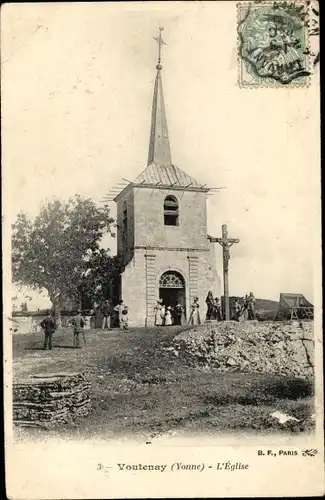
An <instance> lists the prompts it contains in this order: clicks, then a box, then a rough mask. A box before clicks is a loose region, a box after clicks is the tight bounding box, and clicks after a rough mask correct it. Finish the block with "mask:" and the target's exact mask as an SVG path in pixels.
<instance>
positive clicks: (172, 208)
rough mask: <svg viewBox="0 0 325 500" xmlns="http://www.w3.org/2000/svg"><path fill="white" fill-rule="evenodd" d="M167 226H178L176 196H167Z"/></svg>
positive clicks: (165, 210) (165, 206) (165, 212)
mask: <svg viewBox="0 0 325 500" xmlns="http://www.w3.org/2000/svg"><path fill="white" fill-rule="evenodd" d="M164 222H165V226H178V201H177V198H175V196H166V198H165V201H164Z"/></svg>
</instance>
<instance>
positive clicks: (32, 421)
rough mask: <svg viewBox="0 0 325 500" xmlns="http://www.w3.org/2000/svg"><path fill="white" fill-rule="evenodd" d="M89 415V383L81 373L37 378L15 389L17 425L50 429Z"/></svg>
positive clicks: (18, 383)
mask: <svg viewBox="0 0 325 500" xmlns="http://www.w3.org/2000/svg"><path fill="white" fill-rule="evenodd" d="M90 411H91V399H90V382H88V381H87V380H86V378H85V376H84V375H83V374H81V373H56V374H46V375H35V376H33V377H32V378H31V379H29V380H28V381H26V382H17V383H14V385H13V422H14V424H15V425H22V426H31V427H45V428H49V427H53V426H57V425H60V424H63V423H71V422H74V421H75V420H76V419H77V418H80V417H84V416H86V415H88V413H89V412H90Z"/></svg>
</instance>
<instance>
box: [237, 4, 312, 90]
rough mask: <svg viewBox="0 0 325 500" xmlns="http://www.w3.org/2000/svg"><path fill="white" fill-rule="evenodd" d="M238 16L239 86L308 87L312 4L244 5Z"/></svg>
mask: <svg viewBox="0 0 325 500" xmlns="http://www.w3.org/2000/svg"><path fill="white" fill-rule="evenodd" d="M237 13H238V26H237V30H238V63H239V85H240V86H243V87H261V86H302V85H306V84H308V82H309V75H310V72H309V56H310V51H309V47H308V4H307V3H306V2H297V1H296V2H261V1H255V2H243V3H238V4H237Z"/></svg>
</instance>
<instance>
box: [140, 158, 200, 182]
mask: <svg viewBox="0 0 325 500" xmlns="http://www.w3.org/2000/svg"><path fill="white" fill-rule="evenodd" d="M133 182H134V184H149V185H152V184H158V183H159V184H161V185H163V186H177V187H189V186H190V187H194V188H201V187H203V186H202V184H200V183H199V182H198V181H197V180H196V179H194V178H193V177H191V176H190V175H188V174H187V173H186V172H184V171H183V170H181V169H180V168H179V167H176V166H175V165H157V164H156V163H151V165H148V166H147V168H146V169H145V170H144V171H143V172H142V173H141V174H140V175H138V177H137V178H136V179H135V180H134V181H133Z"/></svg>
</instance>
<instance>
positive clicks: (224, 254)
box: [209, 224, 239, 321]
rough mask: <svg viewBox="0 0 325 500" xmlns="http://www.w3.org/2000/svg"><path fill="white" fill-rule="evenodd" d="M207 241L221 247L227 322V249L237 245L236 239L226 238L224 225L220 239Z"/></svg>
mask: <svg viewBox="0 0 325 500" xmlns="http://www.w3.org/2000/svg"><path fill="white" fill-rule="evenodd" d="M209 240H210V241H212V242H213V243H219V244H220V245H221V246H222V257H223V288H224V300H225V320H226V321H229V319H230V315H229V276H228V272H229V260H230V252H229V248H230V247H231V246H232V245H233V244H234V243H239V239H238V238H228V231H227V226H226V224H223V226H222V238H213V237H212V236H209Z"/></svg>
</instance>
